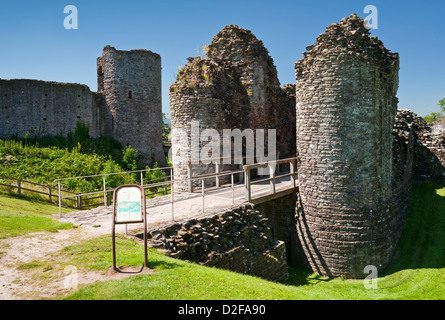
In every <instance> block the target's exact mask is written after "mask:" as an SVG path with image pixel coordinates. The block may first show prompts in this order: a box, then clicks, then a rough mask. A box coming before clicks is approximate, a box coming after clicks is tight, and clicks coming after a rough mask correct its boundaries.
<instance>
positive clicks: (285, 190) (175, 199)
mask: <svg viewBox="0 0 445 320" xmlns="http://www.w3.org/2000/svg"><path fill="white" fill-rule="evenodd" d="M295 162H296V158H289V159H281V160H275V161H268V162H262V163H255V164H248V165H244V166H243V167H242V169H241V170H233V171H225V172H217V173H209V174H205V175H199V176H193V175H191V176H190V177H189V180H190V181H192V180H199V181H201V186H203V185H204V187H200V188H196V187H195V188H193V190H189V192H175V190H174V184H175V182H177V181H175V180H173V179H171V176H169V177H167V178H170V179H169V180H168V181H165V182H159V183H152V184H143V185H142V186H143V188H144V189H150V188H153V187H159V186H169V187H170V188H171V187H172V186H173V188H172V190H173V192H171V193H170V194H167V195H163V196H158V197H155V198H151V199H147V201H146V208H147V222H148V229H155V228H158V227H160V226H163V225H168V224H172V223H178V222H184V221H187V220H190V219H195V218H199V217H208V216H212V215H215V214H218V213H221V212H224V211H227V210H231V209H233V208H237V207H240V206H243V205H246V204H253V205H255V204H261V203H265V202H267V201H271V200H274V199H278V198H280V197H283V196H286V195H289V194H292V193H295V192H298V179H297V174H296V170H295ZM283 167H286V168H289V170H286V171H281V170H280V168H283ZM258 168H268V172H269V175H268V176H259V177H256V178H251V172H252V171H254V170H256V169H258ZM240 174H241V176H242V177H243V178H242V179H240V181H238V182H235V179H234V177H235V175H238V176H239V175H240ZM222 176H230V177H231V179H230V180H231V183H228V184H221V185H218V183H215V186H213V187H205V183H204V184H202V181H204V180H208V179H213V180H217V179H218V177H222ZM107 191H110V190H107ZM87 194H91V193H86V194H85V195H87ZM77 196H79V195H77ZM67 197H69V196H67ZM62 198H64V197H63V196H62V197H60V201H59V205H60V208H61V199H62ZM111 213H112V206H110V205H108V206H101V207H98V208H94V209H90V210H83V211H75V212H70V213H64V214H62V213H61V210H60V216H59V218H58V219H59V220H65V221H68V220H70V221H72V222H74V223H76V224H80V225H84V226H85V225H95V226H101V227H105V226H111ZM121 227H122V226H121ZM138 228H140V226H137V225H128V226H125V229H126V232H128V231H130V230H133V229H138Z"/></svg>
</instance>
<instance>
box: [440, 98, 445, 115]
mask: <svg viewBox="0 0 445 320" xmlns="http://www.w3.org/2000/svg"><path fill="white" fill-rule="evenodd" d="M439 107H440V109H442V112H443V113H445V98H443V99H440V100H439Z"/></svg>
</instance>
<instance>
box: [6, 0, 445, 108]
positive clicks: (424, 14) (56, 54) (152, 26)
mask: <svg viewBox="0 0 445 320" xmlns="http://www.w3.org/2000/svg"><path fill="white" fill-rule="evenodd" d="M66 5H75V6H76V7H77V9H78V29H77V30H66V29H65V28H64V27H63V20H64V19H65V17H66V14H64V13H63V9H64V7H65V6H66ZM366 5H374V6H376V7H377V9H378V29H377V30H372V32H371V34H372V35H374V36H377V37H378V38H379V39H380V40H382V41H383V43H384V44H385V46H386V47H387V48H388V49H390V50H392V51H393V52H398V53H399V54H400V61H401V62H400V67H401V69H400V73H399V75H400V83H399V91H398V97H399V100H400V103H399V108H408V109H411V110H413V111H414V112H416V113H418V114H419V115H421V116H424V115H426V114H429V113H430V112H431V111H438V110H439V107H438V106H437V102H438V100H439V99H441V98H445V19H444V14H445V3H444V2H443V1H431V0H424V1H388V0H387V1H374V0H367V1H360V0H355V1H332V0H331V1H325V0H312V1H307V0H304V1H300V0H293V1H279V0H275V1H264V0H254V1H251V0H237V1H233V0H225V1H219V0H207V1H186V0H184V1H173V0H170V1H169V0H164V1H136V0H126V1H102V0H89V1H83V0H82V1H75V0H57V1H56V0H50V1H45V0H42V1H23V0H15V1H6V0H1V5H0V43H1V49H2V50H0V78H2V79H17V78H24V79H41V80H47V81H59V82H76V83H82V84H86V85H88V86H89V87H90V88H91V90H93V91H96V89H97V83H96V58H97V57H98V56H100V55H101V54H102V49H103V47H104V46H106V45H111V46H114V47H116V49H120V50H129V49H149V50H151V51H154V52H157V53H159V54H160V55H161V58H162V68H163V69H162V70H163V71H162V81H163V84H162V91H163V92H162V95H163V100H162V103H163V110H164V112H168V111H169V106H168V88H169V86H170V85H171V83H173V82H174V80H175V75H176V72H177V70H178V66H181V65H184V64H185V63H186V62H187V60H186V58H187V57H190V56H197V55H199V51H200V48H201V47H202V46H203V45H205V44H209V43H210V42H211V41H212V37H213V36H214V35H215V34H217V33H218V32H219V31H220V30H221V29H222V28H223V27H224V26H225V25H229V24H237V25H238V26H240V27H242V28H245V29H250V30H251V31H252V32H253V33H254V34H255V35H256V36H257V38H259V39H260V40H262V41H263V42H264V45H265V46H266V48H267V49H268V50H269V52H270V55H271V56H272V58H273V59H274V62H275V65H276V67H277V70H278V77H279V80H280V82H281V84H284V83H292V82H294V81H295V75H294V62H296V61H297V60H298V59H300V58H301V56H302V52H304V51H305V48H306V46H309V45H311V44H313V43H314V42H315V39H316V37H317V36H318V35H319V34H320V33H322V32H324V31H325V28H326V26H327V25H329V24H331V23H335V22H338V21H340V19H342V18H343V17H346V16H349V15H350V14H351V13H357V14H358V15H359V16H361V17H362V18H365V17H366V16H367V15H368V14H367V13H364V12H363V10H364V8H365V6H366Z"/></svg>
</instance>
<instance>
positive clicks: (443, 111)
mask: <svg viewBox="0 0 445 320" xmlns="http://www.w3.org/2000/svg"><path fill="white" fill-rule="evenodd" d="M438 105H439V107H440V111H439V112H431V113H430V114H428V115H426V116H425V117H423V118H424V119H425V121H426V122H434V121H437V120H439V119H442V118H443V117H444V116H445V98H443V99H440V100H439V103H438Z"/></svg>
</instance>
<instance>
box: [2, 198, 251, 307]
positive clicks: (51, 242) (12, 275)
mask: <svg viewBox="0 0 445 320" xmlns="http://www.w3.org/2000/svg"><path fill="white" fill-rule="evenodd" d="M226 193H227V194H224V193H220V194H217V195H213V196H212V195H209V196H207V197H206V198H207V199H206V204H205V205H206V208H205V209H206V210H205V212H203V211H202V204H203V201H202V199H201V198H193V199H190V200H185V201H182V202H179V203H177V204H175V208H174V211H175V221H174V222H179V221H186V220H189V219H190V218H192V217H193V218H195V217H202V216H206V215H213V214H215V213H217V212H219V211H220V210H224V209H225V208H227V207H228V206H229V205H228V203H229V204H232V195H231V191H230V192H229V191H227V192H226ZM189 196H190V195H188V194H182V195H179V196H178V197H184V198H188V197H189ZM243 202H244V200H243V199H242V198H240V199H238V198H237V199H236V204H238V205H239V204H240V203H243ZM147 204H148V205H153V204H158V205H159V204H160V206H158V207H156V208H150V209H149V210H148V216H147V222H148V229H149V230H150V229H152V228H156V227H159V226H165V225H168V224H171V223H173V221H172V210H171V204H170V196H169V195H168V196H160V197H156V198H154V199H149V200H148V201H147ZM111 213H112V209H111V208H106V207H98V208H95V209H91V210H86V211H77V212H71V213H64V214H63V216H62V217H59V216H58V215H55V216H53V218H54V219H56V220H59V221H61V222H70V223H73V224H75V225H77V226H78V228H75V229H68V230H59V231H58V232H55V233H49V232H39V233H32V234H28V235H25V236H20V237H11V238H8V239H0V300H13V299H42V298H49V299H51V298H55V297H56V296H60V295H63V294H68V293H69V292H72V291H73V290H74V289H67V288H66V287H67V283H68V282H67V280H69V279H72V277H71V276H72V275H73V270H54V269H51V270H48V271H42V269H43V270H45V268H28V269H26V268H25V269H23V268H19V269H17V267H20V266H23V264H26V263H31V262H34V261H41V262H42V263H44V262H45V261H52V262H53V264H57V261H54V259H56V258H54V256H55V255H54V254H55V253H57V252H58V251H59V250H61V249H62V248H64V247H66V246H69V245H72V244H77V243H80V242H83V241H86V240H89V239H92V238H95V237H99V236H101V235H106V234H111V222H112V220H111V219H112V214H111ZM141 230H142V225H141V224H130V225H127V226H126V225H116V233H121V234H126V233H127V232H128V233H129V234H136V233H138V232H141ZM36 270H38V271H36ZM125 271H129V273H116V272H114V271H112V272H108V273H106V274H101V273H98V272H88V273H80V272H77V270H74V272H75V274H74V275H75V276H76V281H77V283H78V284H79V285H81V284H88V283H92V282H95V281H98V280H100V281H102V280H107V279H112V278H113V279H115V278H122V277H127V276H129V275H131V271H132V270H125ZM148 272H149V270H148ZM68 284H69V283H68Z"/></svg>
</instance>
